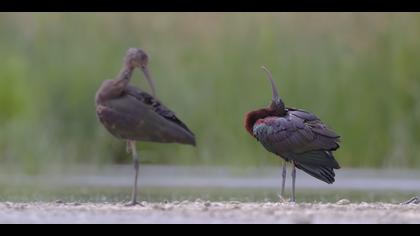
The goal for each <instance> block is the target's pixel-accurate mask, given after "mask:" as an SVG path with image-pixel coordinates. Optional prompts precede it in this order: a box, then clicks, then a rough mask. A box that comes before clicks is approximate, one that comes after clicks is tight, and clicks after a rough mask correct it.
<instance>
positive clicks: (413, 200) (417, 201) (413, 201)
mask: <svg viewBox="0 0 420 236" xmlns="http://www.w3.org/2000/svg"><path fill="white" fill-rule="evenodd" d="M401 204H403V205H408V204H420V197H413V198H411V199H410V200H408V201H405V202H403V203H401Z"/></svg>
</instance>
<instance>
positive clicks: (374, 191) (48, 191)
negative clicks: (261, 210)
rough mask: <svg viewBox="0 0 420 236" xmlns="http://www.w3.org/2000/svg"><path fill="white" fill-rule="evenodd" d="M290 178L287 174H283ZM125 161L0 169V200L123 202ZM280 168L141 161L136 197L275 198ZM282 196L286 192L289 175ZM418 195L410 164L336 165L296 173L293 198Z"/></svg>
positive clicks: (417, 177) (419, 182)
mask: <svg viewBox="0 0 420 236" xmlns="http://www.w3.org/2000/svg"><path fill="white" fill-rule="evenodd" d="M288 178H289V177H288ZM131 182H132V169H131V167H130V166H108V167H104V168H91V167H71V168H70V167H69V168H68V169H66V170H65V171H63V172H61V173H50V174H46V173H44V174H42V175H36V176H28V175H22V174H16V173H14V174H12V173H8V172H7V171H3V172H2V174H0V201H2V202H4V201H11V202H33V201H43V202H48V201H64V202H111V203H115V202H124V201H127V200H128V199H129V197H130V192H131ZM280 185H281V177H280V168H258V169H257V168H251V169H235V168H222V167H221V168H219V167H173V166H172V167H171V166H142V167H141V172H140V177H139V186H140V199H141V200H142V201H147V202H164V201H171V202H172V201H184V200H191V201H192V200H196V199H202V200H209V201H241V202H276V201H278V200H279V197H278V193H279V191H280ZM286 187H287V189H286V194H287V195H286V197H288V196H289V195H290V179H288V181H287V186H286ZM414 195H420V174H419V173H418V171H412V170H366V169H364V170H362V169H343V170H338V171H337V176H336V182H335V183H334V184H333V185H328V184H325V183H323V182H320V181H318V180H316V179H314V178H312V177H310V176H308V175H306V174H304V173H302V172H300V171H299V172H298V176H297V201H298V202H337V201H338V200H340V199H343V198H346V199H350V200H351V201H352V202H378V201H379V202H390V203H399V202H402V201H405V200H407V199H409V198H411V197H412V196H414Z"/></svg>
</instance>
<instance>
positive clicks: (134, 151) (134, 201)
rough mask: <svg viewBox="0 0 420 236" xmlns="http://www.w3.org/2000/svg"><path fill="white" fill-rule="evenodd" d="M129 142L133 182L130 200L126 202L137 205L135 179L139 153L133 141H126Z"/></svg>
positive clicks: (137, 172) (138, 166) (136, 177)
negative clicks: (131, 155)
mask: <svg viewBox="0 0 420 236" xmlns="http://www.w3.org/2000/svg"><path fill="white" fill-rule="evenodd" d="M128 142H129V143H130V147H131V153H132V154H133V165H134V184H133V190H132V195H131V202H130V203H129V204H128V205H129V206H134V205H138V204H139V203H138V202H137V192H138V189H137V181H138V176H139V168H140V159H139V155H138V153H137V147H136V142H135V141H128Z"/></svg>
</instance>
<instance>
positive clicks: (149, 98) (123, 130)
mask: <svg viewBox="0 0 420 236" xmlns="http://www.w3.org/2000/svg"><path fill="white" fill-rule="evenodd" d="M148 62H149V56H148V55H147V53H146V52H145V51H143V50H142V49H138V48H130V49H129V50H128V51H127V53H126V56H125V58H124V63H123V68H122V69H121V71H120V73H119V74H118V76H117V77H116V78H115V79H114V80H105V81H104V82H103V83H102V85H101V87H100V88H99V90H98V91H97V93H96V98H95V100H96V114H97V117H98V119H99V121H100V122H101V123H102V124H103V126H104V127H105V128H106V129H107V130H108V131H109V132H110V133H111V134H112V135H113V136H115V137H116V138H118V139H122V140H126V141H127V150H128V151H129V152H131V154H132V156H133V165H134V184H133V189H132V198H131V202H130V204H129V205H136V204H138V203H137V179H138V174H139V165H140V160H139V154H138V153H137V148H136V141H144V142H159V143H181V144H189V145H193V146H195V137H194V134H193V132H191V130H190V129H188V127H187V126H186V125H185V124H184V123H183V122H182V121H181V120H180V119H178V118H177V116H176V115H175V113H174V112H172V111H171V110H169V109H168V108H167V107H165V106H164V105H163V104H162V103H161V102H160V101H159V100H158V99H157V98H156V96H155V87H154V83H153V80H152V77H151V74H150V72H149V69H148ZM135 68H140V69H141V70H142V72H143V74H144V76H145V78H146V80H147V82H148V83H149V86H150V87H151V93H152V94H149V93H147V92H145V91H143V90H141V89H139V88H137V87H135V86H133V85H130V84H129V83H130V80H131V77H132V74H133V72H134V69H135Z"/></svg>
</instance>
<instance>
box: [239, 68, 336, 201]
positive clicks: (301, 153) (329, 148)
mask: <svg viewBox="0 0 420 236" xmlns="http://www.w3.org/2000/svg"><path fill="white" fill-rule="evenodd" d="M262 69H263V70H264V71H265V72H266V73H267V77H268V80H269V82H270V83H271V88H272V94H273V96H272V101H271V103H270V105H269V106H268V107H266V108H262V109H258V110H255V111H251V112H249V113H247V114H246V116H245V128H246V130H247V131H248V132H249V133H250V134H251V135H252V136H253V137H254V138H256V139H257V140H258V141H259V142H260V143H261V144H262V145H263V146H264V148H265V149H267V150H268V151H269V152H272V153H274V154H275V155H278V156H280V157H281V158H283V159H284V163H283V172H282V178H283V179H282V189H281V197H282V198H283V197H284V187H285V181H286V168H287V167H286V164H287V163H288V162H291V164H292V198H291V202H295V200H296V197H295V183H296V168H298V169H300V170H303V171H304V172H306V173H307V174H309V175H311V176H313V177H315V178H317V179H319V180H322V181H324V182H326V183H328V184H332V183H333V182H334V181H335V173H334V169H339V168H340V166H339V164H338V162H337V161H336V160H335V159H334V156H333V151H335V150H337V149H338V148H339V142H340V136H339V135H338V134H336V133H335V132H334V131H332V130H331V129H329V128H328V127H327V126H326V125H325V124H324V123H323V122H322V121H321V120H320V119H319V118H318V117H317V116H315V115H314V114H312V113H310V112H307V111H304V110H301V109H296V108H291V107H286V106H285V104H284V102H283V101H282V99H281V98H280V97H279V93H278V90H277V88H276V85H275V83H274V80H273V79H272V75H271V73H270V71H268V69H266V68H265V67H262Z"/></svg>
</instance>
